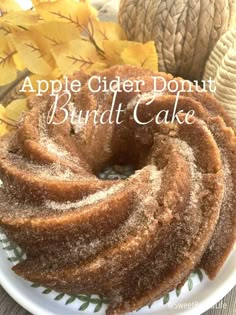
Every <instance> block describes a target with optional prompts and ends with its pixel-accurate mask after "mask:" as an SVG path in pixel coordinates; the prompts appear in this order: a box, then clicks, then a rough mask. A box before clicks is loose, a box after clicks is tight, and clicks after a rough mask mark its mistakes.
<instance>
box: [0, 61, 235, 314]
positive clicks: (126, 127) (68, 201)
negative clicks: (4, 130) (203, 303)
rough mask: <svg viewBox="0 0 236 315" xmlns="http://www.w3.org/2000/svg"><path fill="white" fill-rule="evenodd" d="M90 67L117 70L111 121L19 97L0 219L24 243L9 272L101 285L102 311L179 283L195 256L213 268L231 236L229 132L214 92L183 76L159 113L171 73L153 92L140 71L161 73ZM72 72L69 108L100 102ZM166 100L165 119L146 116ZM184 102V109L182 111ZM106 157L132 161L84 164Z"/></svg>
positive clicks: (65, 283)
mask: <svg viewBox="0 0 236 315" xmlns="http://www.w3.org/2000/svg"><path fill="white" fill-rule="evenodd" d="M99 75H100V76H101V77H106V79H107V82H108V83H109V82H111V81H112V80H113V79H115V77H116V76H119V77H120V78H121V83H120V86H119V89H120V91H119V92H118V93H117V98H116V102H115V104H113V105H114V109H118V107H119V104H120V103H122V104H123V107H122V112H121V117H120V118H121V121H122V123H119V124H118V123H113V124H101V123H98V124H96V125H95V124H94V120H93V118H92V116H91V118H90V119H89V120H88V122H87V123H86V124H82V123H81V124H80V125H76V126H75V125H74V124H72V123H71V121H70V120H69V119H68V120H66V121H65V122H64V123H63V124H56V123H57V122H59V121H60V120H61V118H62V113H63V111H61V107H60V104H61V106H63V104H64V101H65V97H66V95H64V96H63V95H61V97H60V101H59V106H58V108H57V112H56V113H55V116H54V120H53V122H54V124H53V123H51V124H48V123H47V117H48V116H47V113H48V112H49V110H50V108H51V106H52V103H53V98H52V97H51V96H49V95H45V96H43V97H31V98H30V99H29V106H30V108H31V109H30V111H29V112H27V113H25V114H24V116H23V117H22V119H21V122H20V123H19V126H18V128H17V130H16V131H15V132H14V133H13V134H11V135H9V136H7V137H6V138H5V139H4V140H3V141H2V143H1V149H0V178H1V179H2V181H3V183H4V185H3V188H2V189H1V190H0V226H1V227H2V229H3V230H4V232H5V233H6V234H7V236H8V237H9V238H10V239H12V240H13V241H14V242H16V243H17V244H18V245H19V246H20V247H21V248H22V249H23V250H24V251H25V252H26V255H27V259H26V260H25V261H23V262H21V263H19V264H18V265H16V266H15V267H14V268H13V270H14V271H15V272H16V273H17V274H18V275H20V276H22V277H24V278H25V279H27V280H29V281H33V282H35V283H39V284H41V285H44V286H46V287H49V288H52V289H55V290H56V291H62V292H66V293H70V294H78V293H81V294H101V295H104V296H106V297H108V298H109V299H110V302H111V303H110V305H109V307H108V310H107V314H108V315H115V314H116V315H118V314H123V313H125V312H130V311H133V310H137V309H139V308H140V307H142V306H144V305H146V304H148V303H151V302H152V301H154V300H156V299H158V298H160V297H162V296H163V295H165V294H166V293H167V292H169V291H170V290H172V289H174V288H176V287H177V286H180V285H181V284H182V283H183V282H184V280H185V279H186V278H187V277H188V276H189V274H190V273H191V272H192V271H193V270H194V268H195V267H196V266H199V265H200V267H202V268H203V269H204V270H205V271H206V273H207V274H208V276H209V278H211V279H213V278H214V277H215V276H216V274H217V273H218V271H219V270H220V268H221V267H222V265H223V263H224V261H225V260H226V258H227V256H228V255H229V253H230V251H231V250H232V248H233V245H234V242H235V230H236V215H235V209H236V198H235V191H236V138H235V134H234V127H233V124H232V122H231V120H230V119H229V117H228V116H227V115H226V114H225V113H224V111H223V109H222V108H221V106H220V105H219V104H218V103H217V101H216V100H215V99H214V98H213V97H212V96H211V95H209V94H207V93H206V92H201V93H199V92H198V91H197V90H196V89H195V87H194V86H192V89H193V90H192V91H191V92H190V91H188V92H182V93H181V95H180V96H179V101H178V110H181V111H182V112H181V114H179V116H178V119H179V120H178V121H174V122H173V121H172V122H171V117H172V114H173V104H175V101H176V96H177V93H178V91H179V90H180V88H181V86H182V83H183V80H182V79H181V78H177V79H175V80H176V82H177V85H178V86H179V88H178V89H177V90H176V92H171V91H169V90H167V89H166V90H165V91H163V92H162V93H159V94H157V95H155V97H153V93H151V91H152V87H153V80H152V78H151V76H158V77H160V78H162V79H164V80H165V81H166V82H170V81H171V80H173V78H172V76H171V75H167V74H164V73H153V72H151V71H149V70H145V69H141V68H136V67H132V66H116V67H113V68H111V69H109V70H106V71H104V72H102V73H100V74H99ZM74 78H76V79H78V80H81V82H83V87H82V89H81V92H79V93H72V99H71V101H70V103H69V104H68V106H67V109H68V111H69V112H70V114H71V115H72V113H74V112H75V111H74V110H77V111H79V110H81V109H83V110H84V112H85V110H89V111H93V110H95V111H97V113H98V116H99V115H102V113H104V112H105V111H106V110H109V109H110V107H111V103H112V99H113V94H114V92H112V91H110V92H107V93H103V92H98V93H93V92H91V89H89V86H88V80H89V76H87V75H85V74H84V73H82V72H79V73H77V74H75V76H74ZM137 78H138V79H140V80H141V79H142V80H143V81H144V82H145V85H140V90H139V91H134V92H132V93H125V92H124V87H123V83H122V82H124V80H127V79H129V80H130V81H131V82H132V81H134V80H136V79H137ZM162 79H159V80H158V81H157V85H158V86H159V87H160V88H161V87H162V85H163V84H164V83H163V82H164V81H163V80H162ZM93 84H94V89H95V88H96V84H98V83H96V81H94V83H93ZM140 99H142V101H140V106H139V119H140V120H141V121H150V123H149V124H145V125H142V124H138V123H137V122H136V121H135V119H134V117H133V112H134V106H135V104H137V101H138V100H140ZM150 99H152V102H151V104H150V105H149V106H147V105H146V103H147V100H150ZM166 110H168V111H169V116H168V120H169V122H168V123H160V124H157V123H156V122H155V120H151V117H155V116H156V115H157V114H158V113H160V112H161V111H163V113H164V111H166ZM190 110H194V112H195V117H192V118H191V120H190V123H186V115H187V113H188V112H189V111H190ZM114 113H115V111H114ZM114 115H115V114H114ZM82 118H84V117H82ZM113 118H114V117H113ZM114 120H115V119H114ZM114 164H118V165H133V166H134V167H135V169H136V171H135V173H134V174H133V175H132V176H130V177H129V178H127V179H126V180H101V179H99V178H98V176H96V174H98V172H100V171H102V170H103V169H104V167H106V166H107V165H114Z"/></svg>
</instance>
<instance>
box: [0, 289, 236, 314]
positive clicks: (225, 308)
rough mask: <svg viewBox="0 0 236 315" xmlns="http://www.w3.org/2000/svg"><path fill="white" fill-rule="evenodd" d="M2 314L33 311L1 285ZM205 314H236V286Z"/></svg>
mask: <svg viewBox="0 0 236 315" xmlns="http://www.w3.org/2000/svg"><path fill="white" fill-rule="evenodd" d="M0 315H31V313H29V312H27V311H26V310H24V309H23V308H22V307H21V306H19V305H18V304H17V303H16V302H15V301H14V300H13V299H12V298H11V297H10V296H9V295H8V294H7V293H6V292H5V291H4V290H3V288H2V287H1V286H0ZM196 315H199V314H196ZM204 315H236V287H235V288H234V289H233V290H232V291H231V292H230V293H229V294H228V295H227V296H226V297H225V298H224V299H223V300H222V301H220V302H219V303H218V304H216V305H215V306H214V307H213V308H212V309H210V310H209V311H207V312H206V313H204Z"/></svg>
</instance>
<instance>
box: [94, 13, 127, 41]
mask: <svg viewBox="0 0 236 315" xmlns="http://www.w3.org/2000/svg"><path fill="white" fill-rule="evenodd" d="M88 30H89V33H90V34H91V35H92V37H93V39H94V40H95V42H96V43H97V45H98V46H99V47H102V44H103V41H104V40H111V41H114V40H126V39H127V38H126V35H125V32H124V30H123V28H122V27H121V26H120V25H119V24H118V23H113V22H102V21H98V20H95V19H93V20H91V22H90V23H89V25H88Z"/></svg>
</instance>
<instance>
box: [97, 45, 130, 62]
mask: <svg viewBox="0 0 236 315" xmlns="http://www.w3.org/2000/svg"><path fill="white" fill-rule="evenodd" d="M133 45H134V43H133V42H129V41H127V40H113V41H112V40H105V41H103V50H104V52H105V57H106V60H107V63H108V64H109V65H110V66H113V65H122V64H124V60H123V59H122V57H121V54H122V52H123V51H124V50H125V49H126V48H128V47H130V46H133Z"/></svg>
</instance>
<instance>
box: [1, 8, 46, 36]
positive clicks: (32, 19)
mask: <svg viewBox="0 0 236 315" xmlns="http://www.w3.org/2000/svg"><path fill="white" fill-rule="evenodd" d="M38 23H42V21H40V19H39V15H38V14H37V13H36V12H34V11H12V12H9V13H7V14H6V15H4V16H3V17H2V18H1V19H0V35H4V36H6V35H8V34H11V33H12V32H13V31H17V30H21V29H22V28H23V29H25V30H26V29H28V28H29V26H31V25H35V24H38Z"/></svg>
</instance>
